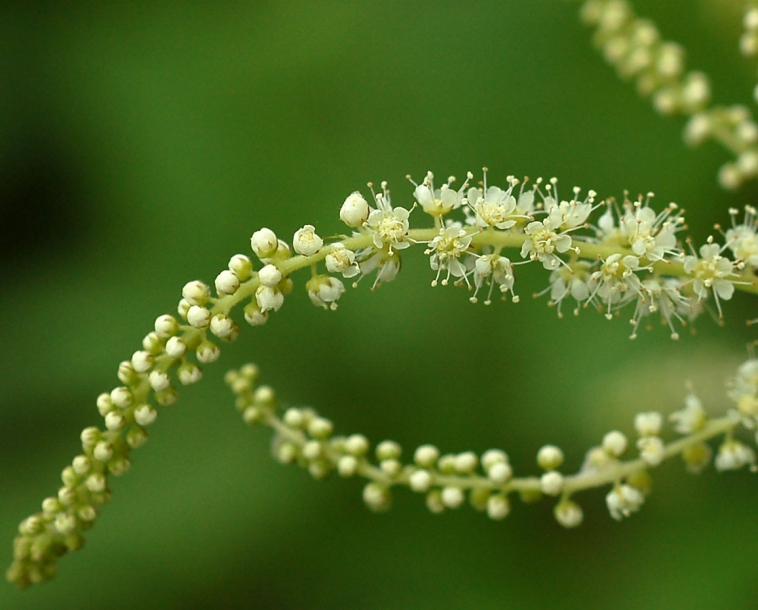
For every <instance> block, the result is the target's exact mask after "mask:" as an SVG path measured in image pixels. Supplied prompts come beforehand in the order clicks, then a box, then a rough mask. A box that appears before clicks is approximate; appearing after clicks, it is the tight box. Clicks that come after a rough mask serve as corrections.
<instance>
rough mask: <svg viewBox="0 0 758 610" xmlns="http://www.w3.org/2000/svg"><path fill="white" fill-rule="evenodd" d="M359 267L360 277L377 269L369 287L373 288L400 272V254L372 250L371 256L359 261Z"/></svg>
mask: <svg viewBox="0 0 758 610" xmlns="http://www.w3.org/2000/svg"><path fill="white" fill-rule="evenodd" d="M359 267H360V270H361V277H363V276H364V275H368V274H369V273H371V272H372V271H373V270H374V269H376V270H377V272H376V278H375V279H374V284H373V286H372V287H371V288H372V289H373V288H376V287H377V286H379V285H381V283H382V282H391V281H392V280H394V279H395V278H396V277H397V274H398V273H399V272H400V255H399V254H398V253H397V252H393V253H391V254H390V253H388V252H387V251H385V250H378V251H374V253H373V254H372V255H371V256H369V257H368V258H366V259H365V260H362V261H361V262H360V264H359ZM356 284H357V282H356ZM353 285H355V284H353Z"/></svg>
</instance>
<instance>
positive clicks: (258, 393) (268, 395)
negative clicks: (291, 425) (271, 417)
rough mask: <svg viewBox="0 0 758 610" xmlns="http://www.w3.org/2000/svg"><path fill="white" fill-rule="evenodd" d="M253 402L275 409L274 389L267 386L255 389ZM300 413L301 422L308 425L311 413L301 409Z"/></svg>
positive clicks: (308, 410)
mask: <svg viewBox="0 0 758 610" xmlns="http://www.w3.org/2000/svg"><path fill="white" fill-rule="evenodd" d="M253 401H254V402H256V403H257V404H259V405H263V406H266V407H269V408H272V409H273V408H274V407H276V392H274V388H272V387H271V386H268V385H262V386H259V387H258V388H256V390H255V392H254V393H253ZM301 413H302V414H303V421H304V423H305V425H307V424H308V422H309V421H310V420H311V417H312V414H313V411H312V410H311V409H302V410H301Z"/></svg>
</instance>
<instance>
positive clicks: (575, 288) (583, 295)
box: [539, 260, 591, 318]
mask: <svg viewBox="0 0 758 610" xmlns="http://www.w3.org/2000/svg"><path fill="white" fill-rule="evenodd" d="M590 269H591V264H590V263H588V262H587V261H582V260H577V261H574V262H572V263H567V264H565V265H561V266H560V267H558V268H557V269H555V270H554V271H553V272H552V273H551V274H550V286H549V287H548V288H546V289H545V290H543V291H542V292H541V293H539V294H540V295H542V294H544V293H545V292H546V291H547V290H550V304H551V305H557V306H558V317H559V318H562V317H563V314H562V313H561V304H562V303H563V299H565V298H566V297H567V296H569V295H571V296H572V297H573V298H574V300H575V301H576V308H575V309H574V315H579V304H580V303H581V302H582V301H586V300H588V299H589V296H590V284H589V282H590V276H591V273H590Z"/></svg>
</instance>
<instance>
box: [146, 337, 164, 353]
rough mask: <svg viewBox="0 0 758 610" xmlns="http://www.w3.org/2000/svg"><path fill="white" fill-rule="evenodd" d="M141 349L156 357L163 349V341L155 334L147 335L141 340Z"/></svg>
mask: <svg viewBox="0 0 758 610" xmlns="http://www.w3.org/2000/svg"><path fill="white" fill-rule="evenodd" d="M142 347H143V348H144V349H145V351H146V352H148V353H150V354H152V355H153V356H156V355H158V354H160V353H161V350H162V349H163V340H162V339H161V338H160V337H159V336H158V334H157V333H147V334H146V335H145V338H144V339H142Z"/></svg>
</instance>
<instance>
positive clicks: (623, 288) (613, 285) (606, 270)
mask: <svg viewBox="0 0 758 610" xmlns="http://www.w3.org/2000/svg"><path fill="white" fill-rule="evenodd" d="M640 269H644V267H642V268H641V267H640V259H639V258H637V257H636V256H632V255H630V254H627V255H626V256H622V255H621V254H611V255H610V256H609V257H608V258H606V259H605V260H604V261H603V262H602V264H601V265H600V269H598V270H597V271H595V272H593V273H592V275H591V276H590V280H591V286H592V287H593V291H592V295H591V296H590V299H593V298H595V297H597V298H598V299H599V300H600V301H601V302H603V303H605V305H606V306H607V309H606V312H605V317H606V318H608V319H609V320H610V319H611V318H612V317H613V314H612V309H613V305H619V306H622V305H624V304H626V303H628V302H629V301H631V300H633V299H634V298H635V297H637V296H638V295H639V294H640V291H641V284H640V279H639V278H638V277H637V275H636V272H637V271H639V270H640Z"/></svg>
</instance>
